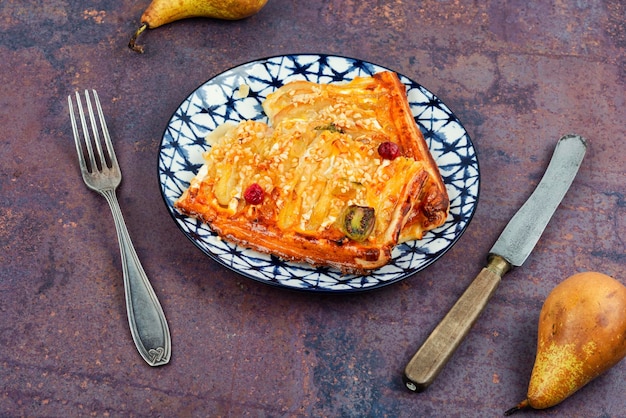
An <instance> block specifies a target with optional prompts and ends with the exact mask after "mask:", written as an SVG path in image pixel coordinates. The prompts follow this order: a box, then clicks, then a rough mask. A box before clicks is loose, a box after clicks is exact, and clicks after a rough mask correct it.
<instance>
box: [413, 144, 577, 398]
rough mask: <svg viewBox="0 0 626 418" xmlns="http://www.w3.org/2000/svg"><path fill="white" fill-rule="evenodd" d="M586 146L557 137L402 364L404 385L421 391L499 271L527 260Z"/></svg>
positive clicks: (488, 295)
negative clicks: (454, 296)
mask: <svg viewBox="0 0 626 418" xmlns="http://www.w3.org/2000/svg"><path fill="white" fill-rule="evenodd" d="M586 148H587V143H586V141H585V140H584V139H583V138H582V137H580V136H578V135H566V136H564V137H562V138H561V139H560V140H559V141H558V143H557V145H556V148H555V150H554V154H553V155H552V159H551V160H550V164H549V165H548V168H547V169H546V172H545V174H544V175H543V178H542V179H541V181H540V182H539V184H538V185H537V187H536V189H535V191H534V192H533V193H532V195H531V196H530V197H529V198H528V200H527V201H526V203H524V205H523V206H522V207H521V208H520V209H519V211H518V212H517V213H516V214H515V216H513V218H512V219H511V221H509V223H508V224H507V226H506V227H505V229H504V231H503V232H502V234H501V235H500V237H499V238H498V240H497V241H496V243H495V244H494V246H493V247H492V248H491V251H490V252H489V258H488V264H487V266H486V267H485V268H483V269H482V270H481V272H480V273H479V274H478V276H477V277H476V278H475V279H474V281H472V283H471V284H470V286H469V287H468V288H467V290H466V291H465V292H464V293H463V294H462V295H461V297H460V298H459V300H458V301H457V302H456V303H455V304H454V306H453V307H452V309H450V311H449V312H448V314H447V315H446V316H445V317H444V318H443V319H442V320H441V322H440V323H439V325H437V327H435V329H434V330H433V332H432V333H431V334H430V335H429V337H428V338H427V339H426V341H425V342H424V344H422V346H421V347H420V349H419V350H418V351H417V353H415V355H414V356H413V357H412V358H411V360H410V361H409V363H408V364H407V366H406V368H405V369H404V383H405V386H406V387H407V388H408V389H409V390H411V391H413V392H422V391H424V390H425V389H426V388H428V386H430V385H431V384H432V382H433V381H434V380H435V379H436V378H437V376H438V375H439V373H440V372H441V370H442V369H443V367H444V366H445V364H446V363H447V362H448V360H449V359H450V357H452V354H453V353H454V352H455V351H456V349H457V347H458V346H459V345H460V344H461V342H462V341H463V339H464V338H465V336H466V335H467V334H468V333H469V330H470V329H471V327H472V326H473V325H474V323H475V322H476V320H477V319H478V316H479V315H480V314H481V312H482V311H483V309H484V308H485V306H486V305H487V302H489V299H490V298H491V296H492V295H493V294H494V293H495V291H496V288H497V287H498V284H499V283H500V280H501V278H502V276H503V275H504V274H506V273H507V272H508V271H509V270H510V269H511V267H512V266H521V265H522V263H523V262H524V261H525V260H526V258H527V257H528V255H529V254H530V252H531V251H532V249H533V248H534V246H535V244H536V243H537V241H538V240H539V237H540V236H541V234H542V233H543V230H544V229H545V227H546V225H547V224H548V221H549V220H550V218H551V217H552V214H553V213H554V211H555V210H556V208H557V207H558V205H559V203H560V202H561V200H562V199H563V196H565V193H566V192H567V190H568V189H569V186H570V185H571V183H572V181H573V180H574V177H575V176H576V173H577V172H578V168H579V167H580V164H581V162H582V159H583V157H584V155H585V151H586Z"/></svg>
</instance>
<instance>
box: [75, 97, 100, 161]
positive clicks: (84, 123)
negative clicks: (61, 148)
mask: <svg viewBox="0 0 626 418" xmlns="http://www.w3.org/2000/svg"><path fill="white" fill-rule="evenodd" d="M85 99H86V100H87V104H89V97H88V96H87V97H86V98H85ZM76 106H77V107H78V115H79V116H80V124H81V126H82V128H83V135H84V136H85V146H86V147H87V154H88V155H89V167H86V170H88V171H90V172H93V171H96V170H97V169H98V166H97V164H96V157H95V155H94V152H93V147H92V145H91V136H90V135H89V129H88V128H87V120H86V119H85V111H84V110H83V103H82V101H81V100H80V94H79V93H78V92H76Z"/></svg>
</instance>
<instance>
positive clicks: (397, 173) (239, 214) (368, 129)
mask: <svg viewBox="0 0 626 418" xmlns="http://www.w3.org/2000/svg"><path fill="white" fill-rule="evenodd" d="M263 110H264V111H265V113H266V115H267V116H268V120H269V123H263V122H259V121H252V120H250V121H243V122H240V123H239V124H230V125H222V126H220V127H218V128H217V129H216V130H215V131H213V132H212V133H211V134H210V135H209V136H208V137H207V141H209V142H210V144H211V148H210V149H209V150H208V151H207V152H206V153H205V155H204V160H205V164H204V165H203V166H202V168H201V169H200V171H199V172H198V174H197V175H196V176H195V177H194V178H193V179H192V181H191V183H190V186H189V188H188V189H187V190H186V191H185V192H184V193H183V194H182V196H181V197H180V198H179V199H178V200H177V201H176V203H175V206H176V208H178V210H180V211H181V212H182V213H184V214H187V215H189V216H192V217H196V218H198V219H201V220H202V221H204V222H206V223H208V224H209V225H210V226H211V228H212V229H213V230H214V231H215V232H216V233H217V234H218V235H219V236H220V237H221V238H222V239H224V240H228V241H231V242H234V243H237V244H239V245H242V246H245V247H249V248H253V249H255V250H258V251H261V252H265V253H270V254H274V255H275V256H278V257H280V258H283V259H286V260H291V261H299V262H307V263H310V264H313V265H318V266H328V267H333V268H337V269H340V270H342V271H343V272H345V273H357V274H366V273H367V272H368V271H370V270H373V269H376V268H378V267H381V266H383V265H385V264H386V263H387V262H388V261H389V260H390V259H391V252H392V250H393V248H394V246H396V245H397V244H398V243H400V242H404V241H408V240H416V239H420V238H421V237H422V235H423V234H424V232H426V231H428V230H431V229H433V228H436V227H437V226H440V225H442V224H443V223H444V222H445V220H446V218H447V216H448V210H449V200H448V195H447V193H446V189H445V186H444V184H443V180H442V178H441V175H440V173H439V171H438V168H437V166H436V164H435V162H434V160H433V158H432V156H431V154H430V152H429V150H428V147H427V145H426V142H425V141H424V138H423V136H422V134H421V132H420V130H419V128H418V127H417V125H416V123H415V120H414V119H413V116H412V114H411V110H410V107H409V104H408V101H407V97H406V89H405V87H404V85H403V84H402V83H401V82H400V81H399V79H398V77H397V75H396V74H395V73H393V72H381V73H378V74H375V75H374V76H372V77H358V78H356V79H354V80H353V81H351V82H349V83H345V84H316V83H312V82H308V81H295V82H291V83H288V84H285V85H284V86H282V87H281V88H279V89H278V90H276V91H275V92H273V93H271V94H269V95H268V97H267V98H266V100H265V101H264V102H263Z"/></svg>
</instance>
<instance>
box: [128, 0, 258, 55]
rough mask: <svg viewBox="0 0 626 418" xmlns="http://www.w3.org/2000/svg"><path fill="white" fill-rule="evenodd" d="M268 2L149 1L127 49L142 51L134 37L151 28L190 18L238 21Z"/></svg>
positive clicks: (255, 0)
mask: <svg viewBox="0 0 626 418" xmlns="http://www.w3.org/2000/svg"><path fill="white" fill-rule="evenodd" d="M266 3H267V0H152V3H150V5H149V6H148V8H147V9H146V10H145V11H144V12H143V15H142V16H141V26H140V27H139V28H138V29H137V30H136V31H135V33H134V34H133V36H132V37H131V39H130V42H129V43H128V47H129V48H130V49H132V50H133V51H136V52H140V53H141V52H143V47H141V46H139V45H137V44H136V42H137V37H138V36H139V35H140V34H141V33H142V32H143V31H145V30H146V29H154V28H158V27H159V26H162V25H165V24H167V23H171V22H174V21H177V20H181V19H187V18H190V17H208V18H214V19H223V20H238V19H243V18H246V17H249V16H252V15H253V14H255V13H258V12H259V10H261V9H262V8H263V6H265V4H266Z"/></svg>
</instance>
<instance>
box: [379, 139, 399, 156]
mask: <svg viewBox="0 0 626 418" xmlns="http://www.w3.org/2000/svg"><path fill="white" fill-rule="evenodd" d="M378 154H379V155H380V156H381V157H382V158H384V159H385V160H394V159H396V158H397V157H399V156H400V147H399V146H398V144H396V143H395V142H391V141H387V142H383V143H382V144H380V145H379V146H378Z"/></svg>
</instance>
